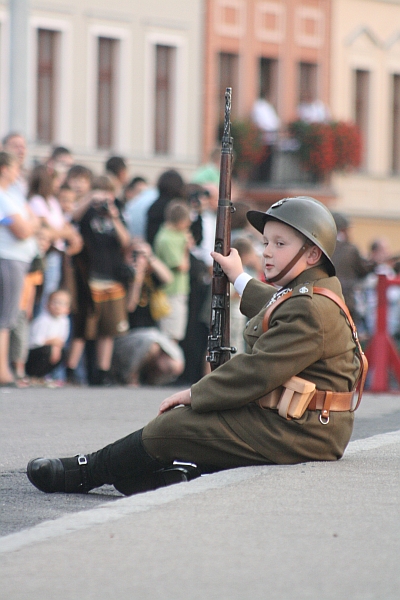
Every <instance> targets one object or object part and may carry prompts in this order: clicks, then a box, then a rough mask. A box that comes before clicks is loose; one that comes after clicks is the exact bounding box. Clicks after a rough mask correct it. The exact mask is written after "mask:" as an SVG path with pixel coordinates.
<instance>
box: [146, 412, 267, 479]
mask: <svg viewBox="0 0 400 600" xmlns="http://www.w3.org/2000/svg"><path fill="white" fill-rule="evenodd" d="M142 441H143V446H144V448H145V450H146V452H148V453H149V454H150V455H151V456H152V457H154V458H155V459H156V460H158V461H160V462H173V461H174V460H178V461H182V462H191V463H195V464H196V465H197V466H198V467H199V468H200V470H201V471H202V472H203V473H207V472H213V471H220V470H223V469H233V468H235V467H246V466H250V465H265V464H271V461H270V460H268V459H266V458H265V457H264V456H262V455H261V454H259V453H258V452H256V451H255V450H254V449H253V448H251V446H249V445H248V444H247V443H246V442H244V441H243V440H242V439H241V438H240V437H239V436H238V435H237V434H236V433H235V432H234V431H233V430H232V429H231V427H230V426H229V425H228V423H227V422H226V421H225V419H224V418H223V416H222V414H221V413H218V412H208V413H197V412H195V411H193V410H192V409H191V408H190V407H179V408H174V409H173V410H170V411H168V412H166V413H164V414H162V415H160V416H158V417H157V418H155V419H153V420H152V421H150V423H148V425H146V426H145V427H144V429H143V432H142Z"/></svg>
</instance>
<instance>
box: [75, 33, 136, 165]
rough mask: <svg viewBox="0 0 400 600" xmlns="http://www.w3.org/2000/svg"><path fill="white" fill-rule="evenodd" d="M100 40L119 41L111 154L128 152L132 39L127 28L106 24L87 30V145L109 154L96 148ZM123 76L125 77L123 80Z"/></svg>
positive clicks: (102, 149)
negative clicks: (113, 152) (128, 91)
mask: <svg viewBox="0 0 400 600" xmlns="http://www.w3.org/2000/svg"><path fill="white" fill-rule="evenodd" d="M99 38H108V39H113V40H116V41H117V42H118V50H117V59H116V67H117V73H116V83H115V90H114V94H115V97H116V107H117V110H116V111H115V121H114V138H115V139H113V140H112V144H111V147H110V148H109V149H108V150H109V151H112V150H114V151H118V152H122V153H123V152H127V151H128V149H129V135H130V131H131V116H130V111H129V101H130V94H129V93H127V90H129V89H130V65H131V61H130V58H129V54H130V43H129V42H130V36H129V31H128V30H127V29H123V28H120V27H109V26H105V25H104V26H103V25H91V26H90V27H89V29H88V61H87V69H88V76H87V86H86V94H87V103H86V139H87V145H88V147H89V148H90V149H93V150H94V151H95V152H104V151H107V149H106V148H99V147H98V146H97V117H98V68H99V54H98V47H99ZM122 74H123V77H122Z"/></svg>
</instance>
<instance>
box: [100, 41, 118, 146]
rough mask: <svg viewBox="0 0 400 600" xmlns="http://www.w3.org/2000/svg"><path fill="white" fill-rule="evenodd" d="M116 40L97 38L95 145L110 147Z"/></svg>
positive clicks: (113, 118)
mask: <svg viewBox="0 0 400 600" xmlns="http://www.w3.org/2000/svg"><path fill="white" fill-rule="evenodd" d="M117 52H118V40H115V39H112V38H106V37H99V38H98V71H97V146H98V148H111V147H112V146H113V143H114V141H115V117H114V109H115V105H116V98H115V95H116V83H117V66H116V65H117V62H116V61H117Z"/></svg>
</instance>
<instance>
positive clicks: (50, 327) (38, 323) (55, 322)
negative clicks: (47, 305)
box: [29, 312, 70, 348]
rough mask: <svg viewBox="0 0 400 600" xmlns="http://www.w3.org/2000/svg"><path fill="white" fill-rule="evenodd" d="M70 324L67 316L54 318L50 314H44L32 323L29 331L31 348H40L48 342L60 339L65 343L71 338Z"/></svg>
mask: <svg viewBox="0 0 400 600" xmlns="http://www.w3.org/2000/svg"><path fill="white" fill-rule="evenodd" d="M69 328H70V322H69V318H68V317H67V316H66V315H61V316H59V317H53V316H52V315H51V314H50V313H48V312H43V313H42V314H41V315H39V316H38V317H36V319H34V320H33V321H32V324H31V326H30V330H29V348H40V347H41V346H44V345H45V344H46V342H47V340H51V339H53V338H59V339H61V340H62V341H63V342H64V343H65V342H66V341H67V339H68V336H69Z"/></svg>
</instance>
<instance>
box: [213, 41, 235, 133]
mask: <svg viewBox="0 0 400 600" xmlns="http://www.w3.org/2000/svg"><path fill="white" fill-rule="evenodd" d="M227 87H231V88H233V89H234V90H238V89H239V56H238V55H237V54H228V53H227V52H221V53H220V54H219V85H218V101H217V106H218V122H219V121H222V119H223V118H224V113H225V90H226V88H227ZM237 111H238V101H237V99H236V100H235V102H233V103H232V115H231V117H232V118H235V117H237Z"/></svg>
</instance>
